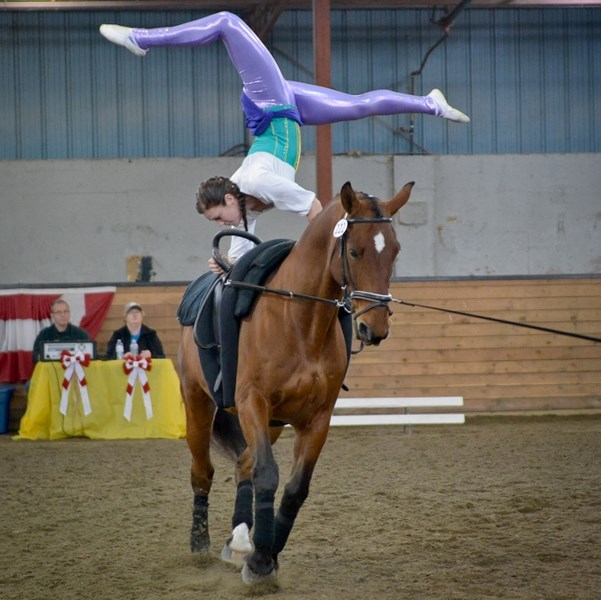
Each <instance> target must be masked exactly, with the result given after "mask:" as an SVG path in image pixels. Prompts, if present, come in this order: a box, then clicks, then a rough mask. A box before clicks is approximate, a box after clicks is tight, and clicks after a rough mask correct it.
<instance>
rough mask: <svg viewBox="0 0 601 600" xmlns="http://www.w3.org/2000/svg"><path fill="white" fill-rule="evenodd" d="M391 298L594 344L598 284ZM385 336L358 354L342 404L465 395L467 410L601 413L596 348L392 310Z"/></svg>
mask: <svg viewBox="0 0 601 600" xmlns="http://www.w3.org/2000/svg"><path fill="white" fill-rule="evenodd" d="M391 293H392V295H393V296H394V297H395V298H397V299H404V300H406V301H408V302H412V303H418V304H426V305H431V306H436V307H442V308H448V309H452V310H459V311H464V312H470V313H480V314H483V315H486V316H490V317H494V318H499V319H506V320H512V321H517V322H523V323H531V324H535V325H539V326H542V327H549V328H553V329H559V330H564V331H569V332H576V333H582V334H585V335H591V336H596V337H601V279H598V278H590V279H588V278H587V279H584V278H570V279H554V278H553V279H521V278H520V279H503V280H494V279H492V280H489V279H486V280H467V281H419V282H418V281H409V282H407V281H405V282H395V283H394V284H393V286H392V288H391ZM393 310H394V315H393V317H392V330H391V335H390V337H389V339H388V340H386V341H385V342H383V343H382V345H381V346H380V347H378V348H367V349H366V350H364V351H363V352H362V353H360V354H358V355H356V356H355V357H354V358H353V360H352V362H351V366H350V369H349V372H348V376H347V380H346V383H347V385H348V387H349V388H350V389H349V392H347V393H343V395H344V396H351V397H352V396H357V397H361V396H366V397H375V396H435V395H449V396H463V397H464V399H465V410H466V412H468V413H469V412H470V411H472V412H480V411H531V410H535V411H576V410H586V409H599V408H601V344H598V343H594V342H590V341H586V340H579V339H576V338H571V337H565V336H561V335H557V334H550V333H545V332H540V331H534V330H529V329H525V328H522V327H517V326H511V325H506V324H499V323H491V322H488V321H483V320H479V319H474V318H470V317H465V316H460V315H452V314H447V313H443V312H438V311H433V310H429V309H424V308H416V307H410V306H405V305H400V304H393Z"/></svg>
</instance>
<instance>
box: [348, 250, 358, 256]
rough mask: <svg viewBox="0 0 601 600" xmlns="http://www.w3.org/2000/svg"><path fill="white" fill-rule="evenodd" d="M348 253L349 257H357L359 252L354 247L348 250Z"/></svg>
mask: <svg viewBox="0 0 601 600" xmlns="http://www.w3.org/2000/svg"><path fill="white" fill-rule="evenodd" d="M349 254H350V255H351V258H359V253H358V252H357V251H356V250H355V249H354V248H351V249H350V250H349Z"/></svg>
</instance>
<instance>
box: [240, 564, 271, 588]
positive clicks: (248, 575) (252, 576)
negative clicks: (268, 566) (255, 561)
mask: <svg viewBox="0 0 601 600" xmlns="http://www.w3.org/2000/svg"><path fill="white" fill-rule="evenodd" d="M277 580H278V570H277V569H276V568H272V570H271V572H269V573H267V574H266V575H262V574H259V573H255V572H254V571H253V570H252V569H251V568H250V567H249V566H248V561H246V562H245V563H244V566H243V567H242V581H244V583H246V584H247V585H256V584H258V583H267V584H269V583H274V584H275V583H277Z"/></svg>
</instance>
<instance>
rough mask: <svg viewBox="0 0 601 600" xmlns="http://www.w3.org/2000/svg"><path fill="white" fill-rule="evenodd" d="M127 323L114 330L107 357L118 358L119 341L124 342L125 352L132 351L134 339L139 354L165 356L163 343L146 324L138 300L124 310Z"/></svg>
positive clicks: (154, 356)
mask: <svg viewBox="0 0 601 600" xmlns="http://www.w3.org/2000/svg"><path fill="white" fill-rule="evenodd" d="M124 317H125V325H124V326H123V327H121V328H120V329H117V330H115V331H114V332H113V335H112V336H111V339H110V340H109V343H108V345H107V347H106V355H105V358H106V359H108V360H115V359H116V358H117V351H116V345H117V341H118V340H121V341H122V342H123V348H124V350H125V353H126V354H127V352H129V351H130V347H131V343H132V340H135V341H136V342H137V343H138V354H139V355H140V356H142V357H143V358H165V352H164V351H163V344H161V340H160V339H159V336H158V334H157V332H156V331H155V330H154V329H151V328H150V327H147V326H146V325H144V311H143V310H142V306H141V305H140V304H139V303H138V302H129V303H128V304H126V305H125V310H124Z"/></svg>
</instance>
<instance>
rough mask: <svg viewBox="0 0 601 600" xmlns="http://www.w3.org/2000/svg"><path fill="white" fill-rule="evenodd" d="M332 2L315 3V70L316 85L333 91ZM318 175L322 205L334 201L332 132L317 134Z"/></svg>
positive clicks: (328, 129) (319, 129)
mask: <svg viewBox="0 0 601 600" xmlns="http://www.w3.org/2000/svg"><path fill="white" fill-rule="evenodd" d="M330 40H331V38H330V0H313V67H314V72H315V83H316V84H317V85H321V86H324V87H331V77H330V74H331V51H330V50H331V49H330V44H331V42H330ZM315 171H316V178H317V197H318V198H319V201H320V202H321V203H322V205H326V204H327V203H328V202H329V201H330V200H331V199H332V128H331V126H330V125H320V126H318V127H317V131H316V152H315Z"/></svg>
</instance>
